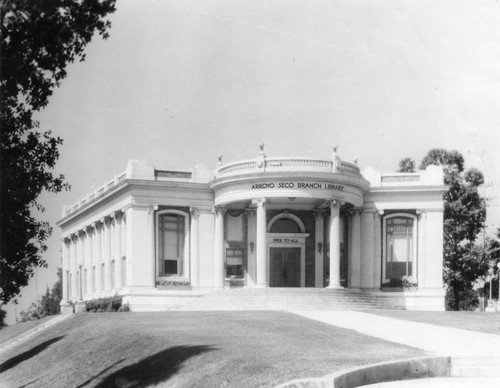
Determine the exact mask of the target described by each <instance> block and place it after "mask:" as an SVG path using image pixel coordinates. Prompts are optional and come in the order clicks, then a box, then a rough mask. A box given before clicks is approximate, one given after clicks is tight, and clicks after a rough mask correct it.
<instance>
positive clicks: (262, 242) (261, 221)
mask: <svg viewBox="0 0 500 388" xmlns="http://www.w3.org/2000/svg"><path fill="white" fill-rule="evenodd" d="M252 203H254V204H255V205H257V220H256V229H257V231H256V235H255V237H256V241H255V244H256V249H255V251H256V264H257V284H256V286H257V287H267V286H268V277H267V272H268V268H267V231H266V226H267V220H266V203H267V200H266V199H265V198H260V199H254V200H252Z"/></svg>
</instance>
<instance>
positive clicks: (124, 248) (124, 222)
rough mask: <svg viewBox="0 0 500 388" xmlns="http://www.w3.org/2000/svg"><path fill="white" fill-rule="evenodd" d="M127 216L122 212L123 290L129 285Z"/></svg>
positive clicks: (121, 252)
mask: <svg viewBox="0 0 500 388" xmlns="http://www.w3.org/2000/svg"><path fill="white" fill-rule="evenodd" d="M126 252H127V215H126V213H125V211H123V210H122V217H121V238H120V262H121V263H122V264H121V265H122V270H121V273H120V277H121V279H122V280H121V281H122V288H123V287H125V286H126V285H127V273H128V271H127V266H128V264H127V254H126Z"/></svg>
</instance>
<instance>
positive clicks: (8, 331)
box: [0, 316, 55, 381]
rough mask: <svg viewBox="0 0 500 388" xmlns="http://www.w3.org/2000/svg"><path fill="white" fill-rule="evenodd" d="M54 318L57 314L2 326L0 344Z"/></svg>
mask: <svg viewBox="0 0 500 388" xmlns="http://www.w3.org/2000/svg"><path fill="white" fill-rule="evenodd" d="M52 318H55V316H50V317H44V318H42V319H38V320H36V321H28V322H20V323H16V324H15V325H10V326H5V327H2V328H1V329H0V344H3V343H4V342H7V341H10V340H11V339H14V338H16V337H17V336H19V335H21V334H23V333H26V332H27V331H29V330H31V329H33V328H35V327H37V326H38V325H41V324H42V323H45V322H47V321H48V320H51V319H52ZM0 381H1V380H0Z"/></svg>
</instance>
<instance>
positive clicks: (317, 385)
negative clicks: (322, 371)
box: [275, 357, 451, 388]
mask: <svg viewBox="0 0 500 388" xmlns="http://www.w3.org/2000/svg"><path fill="white" fill-rule="evenodd" d="M450 370H451V359H450V357H423V358H411V359H407V360H398V361H389V362H381V363H377V364H370V365H364V366H360V367H355V368H350V369H344V370H341V371H339V372H336V373H333V374H330V375H327V376H324V377H318V378H309V379H307V378H306V379H298V380H292V381H289V382H287V383H284V384H281V385H278V386H277V387H275V388H326V387H329V388H332V387H333V388H353V387H359V386H361V385H367V384H375V383H381V382H386V381H397V380H410V379H419V378H428V377H447V376H450Z"/></svg>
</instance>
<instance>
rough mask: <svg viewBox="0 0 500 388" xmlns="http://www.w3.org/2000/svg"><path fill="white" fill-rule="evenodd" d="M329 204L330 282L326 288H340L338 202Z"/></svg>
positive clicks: (333, 201)
mask: <svg viewBox="0 0 500 388" xmlns="http://www.w3.org/2000/svg"><path fill="white" fill-rule="evenodd" d="M329 204H330V232H329V239H330V284H329V285H328V288H342V286H341V285H340V202H339V201H338V200H331V201H329Z"/></svg>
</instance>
